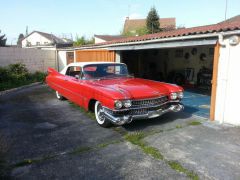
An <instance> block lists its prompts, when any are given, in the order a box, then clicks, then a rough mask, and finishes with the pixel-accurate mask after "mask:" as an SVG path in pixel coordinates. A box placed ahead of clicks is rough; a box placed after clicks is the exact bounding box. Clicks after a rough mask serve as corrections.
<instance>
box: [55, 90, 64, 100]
mask: <svg viewBox="0 0 240 180" xmlns="http://www.w3.org/2000/svg"><path fill="white" fill-rule="evenodd" d="M56 97H57V99H58V100H61V101H62V100H64V99H65V98H64V97H63V96H62V95H61V94H59V92H58V91H56Z"/></svg>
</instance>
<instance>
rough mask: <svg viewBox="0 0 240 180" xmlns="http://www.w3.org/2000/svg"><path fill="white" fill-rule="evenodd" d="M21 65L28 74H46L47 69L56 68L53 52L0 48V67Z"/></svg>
mask: <svg viewBox="0 0 240 180" xmlns="http://www.w3.org/2000/svg"><path fill="white" fill-rule="evenodd" d="M14 63H23V64H25V65H26V66H27V68H28V70H29V71H30V72H35V71H42V72H46V71H47V68H48V67H52V68H56V61H55V51H51V50H39V49H25V48H13V47H0V66H3V67H4V66H7V65H9V64H14Z"/></svg>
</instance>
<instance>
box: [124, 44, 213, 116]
mask: <svg viewBox="0 0 240 180" xmlns="http://www.w3.org/2000/svg"><path fill="white" fill-rule="evenodd" d="M213 59H214V45H202V46H196V47H183V48H182V47H181V48H165V49H147V50H124V51H121V62H123V63H126V64H127V65H128V68H129V72H130V73H131V74H134V76H135V77H141V78H145V79H151V80H156V81H163V82H167V83H174V84H178V85H181V86H182V87H183V88H184V89H185V93H184V95H185V97H184V99H183V104H184V105H185V111H186V112H189V113H191V114H194V115H197V116H201V117H205V118H209V116H210V101H211V88H212V85H211V80H212V74H213Z"/></svg>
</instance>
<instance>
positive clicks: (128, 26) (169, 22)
mask: <svg viewBox="0 0 240 180" xmlns="http://www.w3.org/2000/svg"><path fill="white" fill-rule="evenodd" d="M159 23H160V29H162V30H163V31H169V30H173V29H175V28H176V18H160V19H159ZM145 26H146V19H129V17H127V18H126V20H125V23H124V29H123V32H125V33H126V32H131V33H135V32H136V30H137V29H139V28H143V27H145Z"/></svg>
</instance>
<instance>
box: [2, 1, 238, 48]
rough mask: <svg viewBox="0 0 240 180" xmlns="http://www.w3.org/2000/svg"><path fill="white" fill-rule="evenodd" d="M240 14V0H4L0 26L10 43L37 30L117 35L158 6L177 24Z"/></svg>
mask: <svg viewBox="0 0 240 180" xmlns="http://www.w3.org/2000/svg"><path fill="white" fill-rule="evenodd" d="M226 1H227V2H228V3H227V18H230V17H233V16H236V15H239V14H240V0H87V1H86V0H37V1H36V0H0V4H1V11H0V30H1V31H2V32H1V34H6V37H7V43H8V44H10V45H11V44H16V41H17V38H18V36H19V34H20V33H23V34H25V33H26V27H27V26H28V32H29V33H30V32H32V31H34V30H37V31H43V32H47V33H53V34H55V35H57V36H60V37H67V38H71V37H73V39H75V38H76V35H78V36H85V37H86V38H90V37H92V36H93V35H94V34H98V35H99V34H104V35H105V34H107V35H117V34H120V32H121V30H122V29H123V25H124V20H125V18H126V17H127V16H129V17H130V19H137V18H146V16H147V14H148V12H149V10H150V8H151V7H153V6H154V7H155V8H156V9H157V11H158V14H159V16H160V18H167V17H175V18H176V23H177V26H185V27H194V26H201V25H207V24H214V23H218V22H220V21H223V20H224V19H225V7H226Z"/></svg>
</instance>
